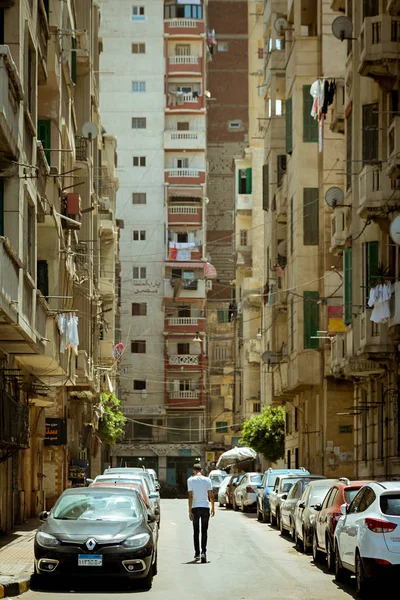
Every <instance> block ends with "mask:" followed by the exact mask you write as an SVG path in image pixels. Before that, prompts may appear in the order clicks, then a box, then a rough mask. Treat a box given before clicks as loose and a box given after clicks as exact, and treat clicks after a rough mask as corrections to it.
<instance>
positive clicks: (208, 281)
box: [206, 279, 212, 290]
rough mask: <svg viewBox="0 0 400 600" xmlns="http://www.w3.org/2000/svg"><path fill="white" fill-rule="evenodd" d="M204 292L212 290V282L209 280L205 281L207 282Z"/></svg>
mask: <svg viewBox="0 0 400 600" xmlns="http://www.w3.org/2000/svg"><path fill="white" fill-rule="evenodd" d="M206 290H212V281H211V279H207V281H206Z"/></svg>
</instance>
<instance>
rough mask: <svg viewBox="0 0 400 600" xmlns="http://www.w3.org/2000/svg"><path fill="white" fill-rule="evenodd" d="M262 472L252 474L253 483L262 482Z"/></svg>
mask: <svg viewBox="0 0 400 600" xmlns="http://www.w3.org/2000/svg"><path fill="white" fill-rule="evenodd" d="M261 480H262V473H255V474H254V475H250V481H251V483H261Z"/></svg>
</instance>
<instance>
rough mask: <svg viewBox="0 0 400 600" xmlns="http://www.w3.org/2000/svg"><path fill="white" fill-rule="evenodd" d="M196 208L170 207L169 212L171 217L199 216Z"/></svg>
mask: <svg viewBox="0 0 400 600" xmlns="http://www.w3.org/2000/svg"><path fill="white" fill-rule="evenodd" d="M198 210H199V209H198V208H197V207H196V206H170V207H169V209H168V212H169V214H170V215H197V213H198Z"/></svg>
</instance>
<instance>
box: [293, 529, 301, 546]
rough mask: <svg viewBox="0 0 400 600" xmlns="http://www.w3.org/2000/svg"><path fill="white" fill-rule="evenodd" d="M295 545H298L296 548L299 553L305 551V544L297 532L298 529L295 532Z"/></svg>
mask: <svg viewBox="0 0 400 600" xmlns="http://www.w3.org/2000/svg"><path fill="white" fill-rule="evenodd" d="M294 543H295V545H296V548H297V550H298V551H299V552H301V551H302V550H303V543H302V541H301V540H300V538H299V536H298V533H297V531H296V529H295V530H294Z"/></svg>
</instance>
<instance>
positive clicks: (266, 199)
mask: <svg viewBox="0 0 400 600" xmlns="http://www.w3.org/2000/svg"><path fill="white" fill-rule="evenodd" d="M263 210H269V164H268V165H263Z"/></svg>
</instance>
